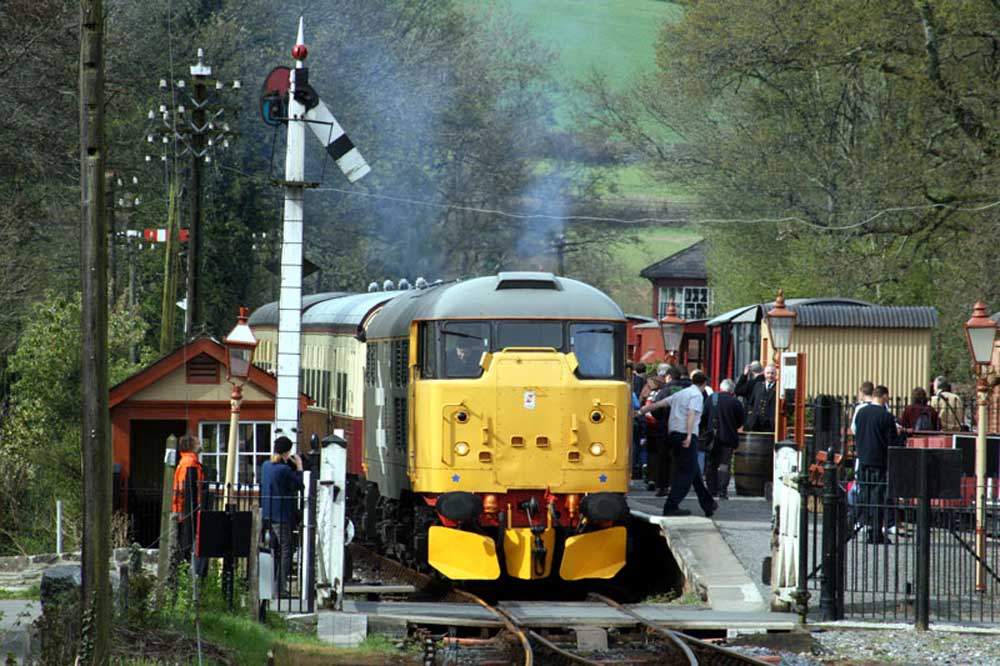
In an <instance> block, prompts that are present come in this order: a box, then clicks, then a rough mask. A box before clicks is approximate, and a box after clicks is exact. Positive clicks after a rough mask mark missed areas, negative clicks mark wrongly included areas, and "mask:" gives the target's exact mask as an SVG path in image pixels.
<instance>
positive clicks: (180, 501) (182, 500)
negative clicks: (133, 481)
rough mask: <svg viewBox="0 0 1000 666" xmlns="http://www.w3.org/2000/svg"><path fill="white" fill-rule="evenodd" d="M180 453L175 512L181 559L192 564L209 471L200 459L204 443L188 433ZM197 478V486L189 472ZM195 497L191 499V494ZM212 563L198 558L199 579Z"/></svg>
mask: <svg viewBox="0 0 1000 666" xmlns="http://www.w3.org/2000/svg"><path fill="white" fill-rule="evenodd" d="M177 452H178V453H179V454H180V460H179V461H178V462H177V468H176V469H175V470H174V499H173V503H172V507H171V510H172V511H173V512H174V515H175V516H177V557H178V560H179V561H181V562H191V553H192V551H193V550H194V549H195V545H196V544H197V541H198V515H197V511H198V509H199V508H200V506H201V488H202V485H203V484H204V482H205V469H204V468H203V467H202V466H201V460H200V459H199V458H198V456H199V454H200V453H201V440H200V439H198V438H197V437H195V436H194V435H192V434H191V433H187V434H185V435H183V436H181V438H180V439H179V440H178V441H177ZM190 470H194V473H193V474H192V475H191V476H192V477H193V478H194V484H193V487H189V485H188V475H189V471H190ZM189 491H190V492H193V493H194V495H193V497H188V492H189ZM207 563H208V561H207V560H205V559H204V558H200V557H196V558H195V560H194V568H195V571H196V572H197V573H198V575H199V576H202V577H204V576H205V573H206V572H207V571H208V568H207V566H206V565H207Z"/></svg>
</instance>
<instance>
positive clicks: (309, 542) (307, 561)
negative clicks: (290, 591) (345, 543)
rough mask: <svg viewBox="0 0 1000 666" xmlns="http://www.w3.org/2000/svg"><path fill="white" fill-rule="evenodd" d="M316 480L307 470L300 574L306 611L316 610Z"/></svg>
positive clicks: (314, 475)
mask: <svg viewBox="0 0 1000 666" xmlns="http://www.w3.org/2000/svg"><path fill="white" fill-rule="evenodd" d="M316 481H317V479H316V474H315V473H313V472H308V473H307V478H306V491H307V493H308V496H307V497H306V506H305V519H306V521H305V522H306V527H305V529H306V533H305V534H304V535H303V536H304V543H303V551H302V553H303V561H302V569H303V571H304V572H305V575H304V576H302V581H303V582H302V590H301V591H302V596H303V601H305V606H306V611H305V612H307V613H313V612H315V610H316V517H317V515H316V514H317V512H316V504H317V502H316V495H317V492H316V490H317V487H316V486H317V484H316Z"/></svg>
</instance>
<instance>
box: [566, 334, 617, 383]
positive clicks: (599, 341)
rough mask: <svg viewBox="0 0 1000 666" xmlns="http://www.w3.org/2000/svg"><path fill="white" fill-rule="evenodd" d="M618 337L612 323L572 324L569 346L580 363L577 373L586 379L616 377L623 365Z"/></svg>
mask: <svg viewBox="0 0 1000 666" xmlns="http://www.w3.org/2000/svg"><path fill="white" fill-rule="evenodd" d="M618 338H619V336H618V335H616V331H615V327H614V326H612V325H611V324H599V323H580V324H571V325H570V327H569V346H570V351H572V352H573V353H574V354H576V360H577V361H578V362H579V364H580V365H579V367H578V368H577V374H578V375H579V376H580V377H582V378H585V379H614V378H616V377H617V376H618V375H619V374H620V371H618V368H619V367H620V366H621V363H620V359H619V358H618V356H619V355H620V353H619V351H618V348H619V346H620V345H619V344H618Z"/></svg>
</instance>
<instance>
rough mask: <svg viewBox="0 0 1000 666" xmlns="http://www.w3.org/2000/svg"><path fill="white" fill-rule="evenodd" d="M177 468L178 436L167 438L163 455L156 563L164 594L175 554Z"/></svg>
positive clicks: (159, 581) (161, 589) (157, 579)
mask: <svg viewBox="0 0 1000 666" xmlns="http://www.w3.org/2000/svg"><path fill="white" fill-rule="evenodd" d="M176 467H177V436H176V435H170V436H169V437H167V448H166V451H165V453H164V455H163V495H162V497H161V499H160V539H159V541H158V542H157V543H159V545H160V551H159V560H158V561H157V563H156V584H157V587H158V588H159V590H160V593H161V594H162V593H163V591H164V590H166V589H167V578H169V577H170V558H171V556H172V554H173V546H174V543H173V542H174V535H175V534H176V530H174V529H173V527H174V525H173V523H174V520H173V504H174V469H176Z"/></svg>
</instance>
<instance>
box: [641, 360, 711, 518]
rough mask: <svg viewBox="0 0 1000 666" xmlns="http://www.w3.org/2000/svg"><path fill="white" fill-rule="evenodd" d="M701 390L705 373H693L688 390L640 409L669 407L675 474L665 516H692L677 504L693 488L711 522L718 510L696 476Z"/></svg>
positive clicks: (664, 506)
mask: <svg viewBox="0 0 1000 666" xmlns="http://www.w3.org/2000/svg"><path fill="white" fill-rule="evenodd" d="M704 386H705V373H703V372H702V371H700V370H696V371H695V372H694V373H693V374H692V375H691V386H689V387H687V388H685V389H683V390H681V391H678V392H677V393H674V394H673V395H671V396H669V397H667V398H664V399H663V400H660V401H658V402H654V403H652V404H650V405H646V406H644V407H643V408H642V409H643V410H646V411H649V410H652V409H657V408H659V407H664V406H669V407H670V418H669V420H668V422H667V429H668V430H669V435H668V442H669V446H670V447H671V449H672V450H673V453H674V474H673V479H672V480H671V482H670V493H669V494H668V495H667V501H666V503H665V504H664V505H663V515H664V516H689V515H691V512H690V511H688V510H687V509H681V508H680V503H681V500H683V499H684V498H685V497H686V496H687V494H688V491H690V490H691V486H692V484H693V485H694V489H695V492H696V493H697V495H698V503H699V504H700V505H701V509H702V511H704V512H705V517H706V518H711V517H712V514H714V513H715V510H716V509H717V508H718V504H716V502H715V500H714V499H712V496H711V495H709V494H708V490H707V489H706V488H705V482H704V481H703V480H702V478H701V474H700V473H699V472H698V422H699V421H700V420H701V413H702V410H703V409H704V398H703V397H702V394H701V389H702V388H703V387H704Z"/></svg>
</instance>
